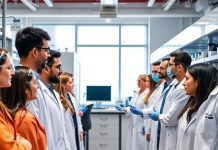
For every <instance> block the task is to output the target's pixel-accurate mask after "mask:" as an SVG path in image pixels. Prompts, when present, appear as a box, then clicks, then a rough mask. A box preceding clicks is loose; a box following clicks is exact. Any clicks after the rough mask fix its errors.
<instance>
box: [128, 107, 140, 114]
mask: <svg viewBox="0 0 218 150" xmlns="http://www.w3.org/2000/svg"><path fill="white" fill-rule="evenodd" d="M130 111H131V112H132V113H133V114H135V115H140V116H143V112H142V111H141V110H139V109H137V108H136V107H130Z"/></svg>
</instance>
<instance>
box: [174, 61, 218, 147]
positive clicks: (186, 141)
mask: <svg viewBox="0 0 218 150" xmlns="http://www.w3.org/2000/svg"><path fill="white" fill-rule="evenodd" d="M185 76H186V81H185V83H184V87H185V91H186V94H187V95H190V96H191V97H190V99H189V101H188V103H187V104H186V106H185V107H184V109H183V110H182V111H181V113H180V114H179V116H178V118H180V119H179V123H178V140H177V148H176V150H184V149H185V150H217V148H218V132H217V131H218V130H217V129H218V128H217V124H218V123H217V121H218V117H217V113H218V112H217V110H218V109H217V108H218V105H217V84H218V72H217V69H216V68H214V67H213V66H212V65H209V64H196V65H193V66H191V67H189V68H188V71H187V72H186V75H185Z"/></svg>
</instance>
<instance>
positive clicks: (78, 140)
mask: <svg viewBox="0 0 218 150" xmlns="http://www.w3.org/2000/svg"><path fill="white" fill-rule="evenodd" d="M73 87H74V82H73V75H72V74H70V73H67V72H64V73H62V74H61V75H60V83H58V84H56V85H55V89H56V91H58V93H59V94H60V97H61V100H62V104H63V106H64V107H65V109H66V108H67V109H70V110H71V113H70V114H69V113H68V114H66V113H67V112H66V110H65V114H66V115H65V116H66V117H65V118H66V119H68V122H66V124H68V125H67V126H68V128H69V129H71V130H72V131H73V133H72V132H68V137H69V140H70V141H74V145H75V148H73V149H75V150H76V149H77V150H84V145H83V129H82V124H81V118H80V116H79V113H81V114H82V112H80V111H79V107H78V104H77V102H76V100H75V98H74V96H73V94H72V91H73ZM69 121H70V122H69Z"/></svg>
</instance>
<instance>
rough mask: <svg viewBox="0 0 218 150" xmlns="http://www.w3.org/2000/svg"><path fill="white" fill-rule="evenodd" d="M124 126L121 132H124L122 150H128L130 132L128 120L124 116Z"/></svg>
mask: <svg viewBox="0 0 218 150" xmlns="http://www.w3.org/2000/svg"><path fill="white" fill-rule="evenodd" d="M121 121H122V126H121V130H122V135H121V149H122V150H126V142H127V132H128V131H129V130H128V121H129V120H128V118H127V117H126V116H125V115H124V114H123V115H122V119H121Z"/></svg>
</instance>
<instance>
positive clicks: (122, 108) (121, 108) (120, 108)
mask: <svg viewBox="0 0 218 150" xmlns="http://www.w3.org/2000/svg"><path fill="white" fill-rule="evenodd" d="M115 108H116V109H117V110H118V111H124V107H121V106H115Z"/></svg>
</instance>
